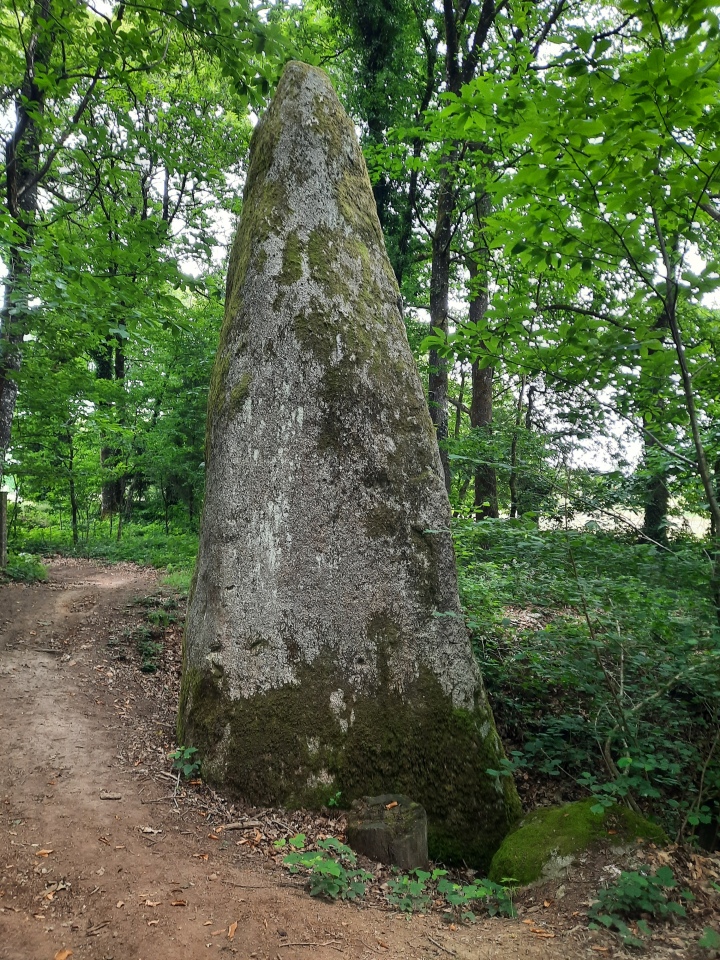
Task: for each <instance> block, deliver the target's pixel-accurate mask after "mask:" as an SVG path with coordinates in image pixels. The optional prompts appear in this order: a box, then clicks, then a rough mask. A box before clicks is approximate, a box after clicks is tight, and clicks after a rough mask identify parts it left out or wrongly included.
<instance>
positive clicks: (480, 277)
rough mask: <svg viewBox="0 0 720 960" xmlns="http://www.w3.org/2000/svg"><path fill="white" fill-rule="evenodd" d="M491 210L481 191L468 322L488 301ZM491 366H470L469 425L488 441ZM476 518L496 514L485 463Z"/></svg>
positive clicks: (478, 480) (477, 480) (492, 475)
mask: <svg viewBox="0 0 720 960" xmlns="http://www.w3.org/2000/svg"><path fill="white" fill-rule="evenodd" d="M489 213H490V198H489V197H488V196H487V194H483V195H482V196H481V197H480V198H479V199H478V201H477V203H476V209H475V219H476V227H477V230H478V233H479V237H480V242H479V243H478V244H476V246H475V249H474V250H473V253H472V255H471V256H470V257H468V260H467V265H468V270H469V273H470V280H471V287H472V293H473V299H472V300H471V301H470V306H469V309H468V318H469V320H470V323H471V324H477V323H480V321H481V320H482V319H483V317H484V316H485V313H486V311H487V308H488V304H489V302H490V296H489V281H490V276H489V265H488V251H487V246H486V245H485V244H484V243H483V228H484V225H485V218H486V217H487V215H488V214H489ZM494 373H495V370H494V368H493V367H482V368H481V367H480V364H479V362H478V361H477V360H476V361H475V363H473V365H472V400H471V402H470V426H471V427H472V428H473V429H475V430H478V431H481V432H482V433H483V434H484V435H485V436H486V437H487V439H488V440H489V439H490V437H491V436H492V416H493V380H494ZM474 484H475V500H474V504H475V518H476V519H477V520H484V519H486V518H487V517H497V516H498V515H499V511H498V499H497V474H496V472H495V468H494V467H492V466H490V464H488V463H483V464H478V466H477V467H476V469H475V477H474Z"/></svg>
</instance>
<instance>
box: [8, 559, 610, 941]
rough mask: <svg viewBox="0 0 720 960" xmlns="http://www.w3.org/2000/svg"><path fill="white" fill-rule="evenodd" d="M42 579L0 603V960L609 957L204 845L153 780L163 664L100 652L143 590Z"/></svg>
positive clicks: (64, 569)
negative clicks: (420, 910) (355, 897)
mask: <svg viewBox="0 0 720 960" xmlns="http://www.w3.org/2000/svg"><path fill="white" fill-rule="evenodd" d="M49 572H50V577H49V582H48V583H47V584H36V585H33V586H24V585H15V584H13V585H9V586H2V587H0V730H2V735H3V744H4V746H3V755H2V765H1V767H0V823H1V824H2V830H1V833H0V957H1V958H8V960H10V958H12V960H52V958H55V960H58V958H59V960H66V958H67V957H69V956H73V957H75V958H92V960H178V958H193V960H195V958H198V957H202V956H210V957H212V956H213V955H215V954H217V953H221V952H222V953H225V954H233V955H237V956H239V957H242V958H258V960H331V958H332V960H337V957H338V956H343V957H348V958H370V957H390V958H395V957H397V958H407V960H411V958H423V960H426V958H427V960H429V958H440V957H443V958H447V957H448V956H455V957H457V958H459V960H465V958H467V960H470V958H473V960H485V958H508V960H514V958H539V957H547V958H549V960H563V958H571V957H572V958H575V957H586V956H595V957H597V956H598V955H605V956H607V955H608V948H607V947H598V946H597V945H595V946H593V941H592V940H590V939H589V938H588V935H587V931H586V930H584V929H580V930H576V931H574V932H573V931H571V932H570V933H567V934H563V933H562V932H560V931H558V932H557V934H555V933H553V932H552V931H550V930H547V932H546V933H545V934H543V932H542V931H543V929H545V928H544V927H540V928H539V927H538V926H537V923H538V922H539V921H534V922H533V923H534V926H533V924H530V923H528V921H527V920H526V922H525V923H523V922H521V921H520V920H516V921H510V920H492V921H485V922H481V923H478V924H476V925H474V926H461V927H458V928H457V929H455V930H453V929H451V928H449V927H448V925H447V924H445V923H443V921H442V920H441V919H440V918H439V917H437V916H436V915H432V916H429V917H426V916H415V917H412V918H409V919H408V918H406V917H404V916H397V915H393V914H391V913H390V912H388V911H387V910H382V909H378V908H375V907H363V906H357V905H352V904H332V903H324V902H321V901H318V900H313V899H310V898H309V897H308V895H307V894H306V893H305V892H304V890H303V888H302V886H301V885H299V883H298V881H297V880H294V879H293V878H292V877H289V876H288V874H287V872H286V871H285V870H283V869H282V868H281V867H280V866H278V865H277V864H276V863H275V862H273V860H272V859H268V858H267V857H260V856H258V855H257V853H258V851H257V850H254V849H253V847H252V845H250V844H247V843H244V842H243V841H238V840H236V839H235V835H233V839H231V840H228V839H225V837H223V835H222V833H220V832H219V831H216V830H215V831H214V829H213V828H212V827H210V829H209V821H208V814H207V813H206V811H205V810H203V809H201V808H198V807H197V806H193V805H192V804H183V803H179V804H178V803H176V802H175V800H174V799H173V795H172V794H173V784H172V783H171V782H169V781H168V775H167V773H164V774H163V773H162V772H158V769H159V767H158V764H160V765H162V761H163V758H164V754H165V751H166V749H167V745H168V743H170V744H172V742H173V738H172V716H171V715H168V714H167V712H166V713H163V712H162V711H163V709H166V708H164V707H163V706H162V705H163V704H164V703H167V702H168V697H169V696H170V693H169V690H170V687H169V686H168V684H169V677H170V674H171V673H172V671H173V670H175V671H176V670H177V663H176V661H172V662H170V663H169V664H166V670H165V674H163V671H162V670H161V671H160V672H158V673H157V674H155V675H154V676H152V677H146V676H145V675H144V674H142V673H140V671H139V669H138V665H137V663H126V662H124V659H123V658H122V657H118V656H116V655H114V653H113V651H114V650H116V649H117V646H118V644H119V643H120V639H119V638H122V637H123V636H127V635H128V633H131V632H132V630H133V629H136V628H137V624H138V622H139V620H140V618H141V617H142V607H140V606H138V605H137V603H135V604H134V603H133V601H137V598H138V597H141V598H142V597H146V596H147V595H149V594H153V593H155V592H157V591H158V589H159V587H158V580H157V575H156V574H155V573H153V572H151V571H147V570H145V569H140V568H137V567H134V566H132V565H129V564H126V565H121V566H119V567H118V566H114V567H101V566H97V565H93V564H91V563H85V562H81V561H60V562H54V563H52V564H51V566H50V571H49ZM163 718H164V719H163ZM167 768H168V764H167V762H166V761H165V770H167ZM108 795H109V796H110V797H114V798H115V799H103V797H108ZM279 816H280V814H279ZM235 925H236V926H235ZM533 931H534V932H533ZM595 943H597V941H595ZM593 950H595V951H598V950H600V951H602V952H601V953H600V954H598V952H592V951H593ZM70 951H71V953H70Z"/></svg>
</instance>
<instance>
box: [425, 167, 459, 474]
mask: <svg viewBox="0 0 720 960" xmlns="http://www.w3.org/2000/svg"><path fill="white" fill-rule="evenodd" d="M456 159H457V154H456V152H455V151H453V152H452V153H451V155H450V156H449V157H447V158H446V160H445V163H444V166H445V168H446V170H445V172H444V173H443V174H442V179H441V182H440V192H439V197H438V207H437V218H436V223H435V233H434V234H433V238H432V274H431V278H430V325H431V326H432V327H433V328H434V329H435V328H437V329H439V330H440V331H442V333H443V334H445V335H447V333H448V306H449V298H450V266H451V246H450V244H451V240H452V225H453V215H454V213H455V204H456V199H455V191H454V189H453V184H452V182H451V179H450V174H449V173H448V172H447V166H448V165H451V164H452V163H453V162H454V161H455V160H456ZM429 360H430V373H429V379H428V405H429V407H430V417H431V418H432V422H433V423H434V424H435V432H436V435H437V442H438V446H439V447H440V459H441V460H442V465H443V472H444V475H445V489H446V490H447V491H448V493H449V492H450V460H449V458H448V450H447V440H448V426H449V416H448V375H449V370H448V361H447V358H446V357H443V356H441V355H440V353H439V352H438V350H437V349H436V348H432V349H431V350H430V357H429Z"/></svg>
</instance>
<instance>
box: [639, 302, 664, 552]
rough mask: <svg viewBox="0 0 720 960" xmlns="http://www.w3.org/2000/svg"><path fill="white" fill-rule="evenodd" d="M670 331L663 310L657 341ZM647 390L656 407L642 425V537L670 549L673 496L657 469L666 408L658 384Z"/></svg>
mask: <svg viewBox="0 0 720 960" xmlns="http://www.w3.org/2000/svg"><path fill="white" fill-rule="evenodd" d="M669 327H670V324H669V322H668V317H667V312H666V310H663V312H662V314H661V315H660V318H659V319H658V322H657V324H656V329H657V334H658V339H659V340H660V341H661V342H663V343H664V342H665V339H666V337H667V334H668V331H669ZM647 387H648V392H649V395H650V398H651V402H652V406H653V414H654V417H653V419H652V420H649V419H648V418H647V417H646V416H645V415H643V425H644V426H645V428H646V429H645V431H644V433H643V445H644V448H645V449H644V458H643V459H644V461H645V468H646V470H647V472H648V478H647V482H646V484H645V497H644V500H645V505H644V506H645V512H644V519H643V534H644V536H646V537H647V538H648V540H653V541H654V542H655V543H660V544H662V545H663V546H667V543H668V535H667V517H668V507H669V505H670V493H669V491H668V486H667V480H668V475H667V469H665V468H664V467H658V463H657V456H656V455H657V454H660V451H661V447H660V444H659V443H658V440H660V437H658V436H657V433H658V431H660V430H662V428H663V417H662V410H663V408H664V406H665V401H664V399H663V397H662V392H661V389H660V385H659V384H658V383H657V381H655V382H653V383H649V384H648V385H647ZM658 411H659V412H660V414H661V415H660V416H659V417H658V416H657V413H658Z"/></svg>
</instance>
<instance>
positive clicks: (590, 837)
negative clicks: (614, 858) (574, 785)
mask: <svg viewBox="0 0 720 960" xmlns="http://www.w3.org/2000/svg"><path fill="white" fill-rule="evenodd" d="M594 804H595V801H594V800H583V801H581V802H579V803H570V804H567V805H565V806H562V807H546V808H542V809H539V810H534V811H533V812H532V813H530V814H528V816H526V817H525V818H524V819H523V821H522V822H521V823H520V825H519V826H518V828H517V829H516V830H514V831H513V832H512V833H510V834H509V835H508V836H507V837H506V838H505V840H504V841H503V843H502V846H501V847H500V849H499V850H498V851H497V853H496V854H495V856H494V857H493V861H492V864H491V867H490V874H489V876H490V879H491V880H494V881H495V882H497V883H500V882H501V881H502V880H504V879H506V878H510V877H512V878H513V879H514V880H515V881H517V883H519V884H520V885H521V886H524V885H525V884H528V883H532V882H533V881H535V880H538V879H539V878H540V877H541V876H542V875H543V872H544V871H546V872H547V871H552V868H553V864H555V865H556V866H562V865H564V864H567V863H569V862H570V860H571V859H572V857H574V856H575V855H576V854H578V853H581V852H582V851H584V850H587V849H588V847H590V845H591V844H593V843H595V842H597V841H600V840H603V841H606V842H609V843H611V844H613V845H616V844H623V843H628V842H633V841H634V840H636V839H637V838H638V837H640V838H642V839H644V840H653V841H655V842H657V843H667V837H666V836H665V834H664V833H663V831H662V830H661V828H660V827H658V826H657V825H656V824H654V823H651V822H650V821H649V820H645V819H644V818H643V817H640V816H638V815H637V814H636V813H633V811H632V810H629V809H628V808H627V807H621V806H617V805H615V806H612V807H610V808H609V809H608V810H605V811H604V812H603V813H593V812H592V810H591V807H592V806H593V805H594Z"/></svg>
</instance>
